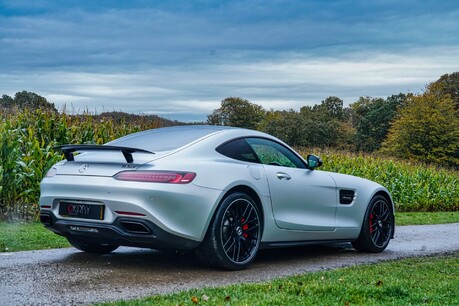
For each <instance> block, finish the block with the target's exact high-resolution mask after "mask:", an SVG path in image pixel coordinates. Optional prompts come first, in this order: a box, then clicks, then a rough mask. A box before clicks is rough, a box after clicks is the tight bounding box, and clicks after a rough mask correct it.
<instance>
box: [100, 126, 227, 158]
mask: <svg viewBox="0 0 459 306" xmlns="http://www.w3.org/2000/svg"><path fill="white" fill-rule="evenodd" d="M216 131H218V129H214V128H212V127H171V128H159V129H154V130H148V131H144V132H139V133H135V134H131V135H127V136H124V137H122V138H118V139H116V140H113V141H111V142H108V143H107V145H111V146H120V147H131V148H138V149H144V150H147V151H150V152H160V151H170V150H174V149H178V148H180V147H183V146H184V145H187V144H189V143H191V142H193V141H195V140H198V139H199V138H202V137H204V136H206V135H209V134H212V133H214V132H216Z"/></svg>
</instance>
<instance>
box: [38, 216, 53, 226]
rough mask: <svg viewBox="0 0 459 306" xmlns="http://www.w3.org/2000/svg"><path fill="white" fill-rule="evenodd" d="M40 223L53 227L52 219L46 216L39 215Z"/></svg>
mask: <svg viewBox="0 0 459 306" xmlns="http://www.w3.org/2000/svg"><path fill="white" fill-rule="evenodd" d="M40 222H41V223H43V224H44V225H45V226H51V225H53V218H51V216H50V215H48V214H40Z"/></svg>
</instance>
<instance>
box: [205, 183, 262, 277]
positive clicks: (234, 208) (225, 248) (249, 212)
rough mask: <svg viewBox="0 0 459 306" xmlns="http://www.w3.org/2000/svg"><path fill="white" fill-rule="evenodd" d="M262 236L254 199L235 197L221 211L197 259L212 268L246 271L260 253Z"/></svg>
mask: <svg viewBox="0 0 459 306" xmlns="http://www.w3.org/2000/svg"><path fill="white" fill-rule="evenodd" d="M261 233H262V219H261V215H260V211H259V209H258V207H257V205H256V204H255V202H254V201H253V199H252V198H251V197H250V196H248V195H247V194H245V193H241V192H235V193H232V194H230V195H229V196H227V197H226V198H225V199H224V200H223V201H222V202H221V204H220V206H219V207H218V209H217V211H216V213H215V215H214V217H213V218H212V221H211V223H210V225H209V229H208V230H207V234H206V237H205V238H204V241H203V242H202V243H201V245H200V246H199V247H198V249H197V250H196V255H197V257H198V259H199V260H200V261H202V262H203V263H204V264H206V265H209V266H212V267H216V268H220V269H225V270H242V269H246V268H247V267H248V266H249V265H250V263H251V262H252V261H253V260H254V259H255V257H256V255H257V253H258V249H259V247H260V241H261Z"/></svg>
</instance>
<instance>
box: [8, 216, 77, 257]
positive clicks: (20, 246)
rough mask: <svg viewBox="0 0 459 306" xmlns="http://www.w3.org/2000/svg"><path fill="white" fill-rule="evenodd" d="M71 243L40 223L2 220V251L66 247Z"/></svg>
mask: <svg viewBox="0 0 459 306" xmlns="http://www.w3.org/2000/svg"><path fill="white" fill-rule="evenodd" d="M68 246H69V243H68V242H67V240H66V239H65V238H63V237H61V236H58V235H56V234H54V233H53V232H51V231H49V230H47V229H45V228H44V227H43V225H42V224H40V223H23V222H20V223H10V222H0V252H16V251H27V250H42V249H52V248H65V247H68Z"/></svg>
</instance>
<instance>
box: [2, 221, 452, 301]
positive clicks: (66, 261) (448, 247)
mask: <svg viewBox="0 0 459 306" xmlns="http://www.w3.org/2000/svg"><path fill="white" fill-rule="evenodd" d="M455 251H459V223H455V224H447V225H422V226H403V227H402V226H400V227H397V229H396V236H395V239H394V240H392V241H391V243H390V244H389V247H388V248H387V250H386V251H384V252H383V253H381V254H363V253H358V252H356V251H354V249H352V247H351V245H350V244H347V243H344V244H332V245H322V246H307V247H301V248H290V249H275V250H264V251H261V252H260V253H259V255H258V257H257V259H256V260H255V262H254V263H253V265H252V266H251V268H250V269H248V270H244V271H238V272H225V271H216V270H212V269H209V268H206V267H202V266H200V265H198V264H197V263H196V261H195V259H194V258H193V257H192V256H190V255H180V254H168V253H163V252H158V251H153V250H148V249H135V248H120V249H118V250H117V251H115V252H113V253H112V254H108V255H103V256H97V255H91V254H85V253H82V252H79V251H77V250H76V249H73V248H69V249H55V250H45V251H28V252H16V253H0V305H29V304H33V305H51V304H53V305H82V304H88V303H93V302H97V301H110V300H117V299H131V298H136V297H142V296H147V295H154V294H160V293H168V292H172V291H179V290H184V289H190V288H197V287H205V286H220V285H227V284H234V283H242V282H257V281H263V280H268V279H271V278H275V277H282V276H287V275H293V274H300V273H305V272H312V271H318V270H324V269H334V268H338V267H344V266H352V265H357V264H365V263H375V262H380V261H385V260H393V259H400V258H406V257H413V256H428V255H435V254H443V253H449V252H455Z"/></svg>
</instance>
